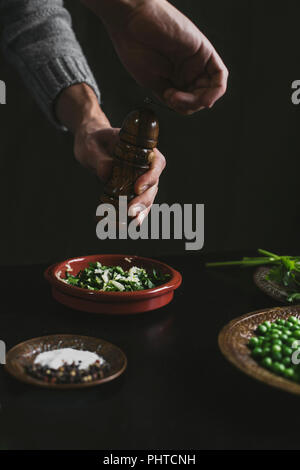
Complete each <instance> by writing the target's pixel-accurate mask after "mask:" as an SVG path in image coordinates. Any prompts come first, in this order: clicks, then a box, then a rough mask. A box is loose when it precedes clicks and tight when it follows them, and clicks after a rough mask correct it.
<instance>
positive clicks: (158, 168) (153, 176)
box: [134, 149, 166, 194]
mask: <svg viewBox="0 0 300 470" xmlns="http://www.w3.org/2000/svg"><path fill="white" fill-rule="evenodd" d="M153 152H154V157H153V159H152V161H151V165H150V170H148V171H147V172H146V173H144V174H143V175H142V176H140V177H139V178H138V179H137V180H136V183H135V185H134V190H135V193H136V194H142V193H144V192H145V191H146V190H147V189H148V188H151V187H152V186H155V185H158V180H159V177H160V175H161V173H162V171H163V170H164V168H165V166H166V159H165V157H164V156H163V154H162V153H161V152H160V151H159V150H158V149H154V150H153Z"/></svg>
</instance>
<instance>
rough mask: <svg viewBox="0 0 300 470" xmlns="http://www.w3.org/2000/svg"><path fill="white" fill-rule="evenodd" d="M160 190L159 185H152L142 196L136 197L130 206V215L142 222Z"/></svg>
mask: <svg viewBox="0 0 300 470" xmlns="http://www.w3.org/2000/svg"><path fill="white" fill-rule="evenodd" d="M157 191H158V186H157V185H155V186H151V188H149V189H147V191H145V192H144V193H143V194H141V195H140V196H137V197H135V198H134V199H133V200H132V201H131V202H130V204H129V206H128V215H129V217H134V218H136V219H137V222H138V223H139V224H141V223H142V222H143V220H144V219H145V217H146V216H147V215H148V213H149V211H150V209H151V206H152V204H153V202H154V199H155V196H156V194H157Z"/></svg>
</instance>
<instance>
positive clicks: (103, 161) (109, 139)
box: [86, 128, 119, 182]
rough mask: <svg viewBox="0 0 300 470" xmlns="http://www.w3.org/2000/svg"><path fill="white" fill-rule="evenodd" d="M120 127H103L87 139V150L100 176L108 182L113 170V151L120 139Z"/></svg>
mask: <svg viewBox="0 0 300 470" xmlns="http://www.w3.org/2000/svg"><path fill="white" fill-rule="evenodd" d="M118 136H119V129H115V128H108V129H101V130H99V131H97V132H95V133H93V134H92V135H90V136H89V139H87V145H86V152H87V153H88V158H89V161H92V166H93V167H94V168H95V170H96V174H97V176H98V178H99V179H100V180H101V181H103V182H106V181H107V180H108V179H109V177H110V174H111V171H112V162H113V152H114V148H115V146H116V143H117V141H118V138H119V137H118Z"/></svg>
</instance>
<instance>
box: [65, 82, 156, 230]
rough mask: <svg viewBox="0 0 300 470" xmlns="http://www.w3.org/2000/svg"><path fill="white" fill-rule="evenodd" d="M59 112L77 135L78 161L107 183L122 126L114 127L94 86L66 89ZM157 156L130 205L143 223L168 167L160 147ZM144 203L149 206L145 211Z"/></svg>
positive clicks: (130, 208) (137, 183)
mask: <svg viewBox="0 0 300 470" xmlns="http://www.w3.org/2000/svg"><path fill="white" fill-rule="evenodd" d="M56 115H57V117H58V119H59V121H60V122H61V123H62V124H63V125H65V126H66V127H67V128H68V129H69V130H70V131H71V132H72V133H73V134H74V154H75V158H76V159H77V161H78V162H79V163H80V164H81V165H82V166H84V167H86V168H89V169H90V170H92V171H93V172H95V173H96V175H97V176H98V177H99V179H100V180H102V181H103V182H106V181H107V180H108V179H109V177H110V174H111V170H112V162H113V158H112V156H113V152H114V148H115V145H116V143H117V140H118V138H119V131H120V129H116V128H113V127H111V125H110V123H109V120H108V119H107V117H106V116H105V114H104V113H103V111H102V110H101V108H100V106H99V104H98V101H97V97H96V95H95V94H94V92H93V91H92V89H91V88H90V87H89V86H87V85H85V84H78V85H73V86H71V87H69V88H66V90H64V91H63V92H62V93H61V95H60V96H59V98H58V100H57V103H56ZM155 155H156V157H155V158H154V159H153V161H152V163H151V167H150V170H149V171H147V172H146V173H144V174H143V175H142V176H140V178H138V180H137V181H136V183H135V192H136V194H137V197H136V198H134V199H133V200H132V201H131V202H130V205H129V215H130V216H134V217H136V218H137V220H138V222H139V223H141V222H142V220H143V219H144V217H145V215H146V214H147V213H148V212H149V210H150V208H151V205H152V204H153V201H154V199H155V196H156V193H157V188H158V181H159V177H160V174H161V172H162V171H163V169H164V167H165V158H164V157H163V155H162V154H161V153H160V152H159V151H158V150H157V149H155ZM140 206H145V207H146V208H147V209H146V210H144V211H143V212H141V210H140Z"/></svg>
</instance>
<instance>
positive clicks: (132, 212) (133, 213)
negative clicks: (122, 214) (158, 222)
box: [128, 205, 141, 217]
mask: <svg viewBox="0 0 300 470" xmlns="http://www.w3.org/2000/svg"><path fill="white" fill-rule="evenodd" d="M140 212H141V207H140V206H138V205H136V206H130V207H129V209H128V216H129V217H136V216H137V215H138V214H139V213H140Z"/></svg>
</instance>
